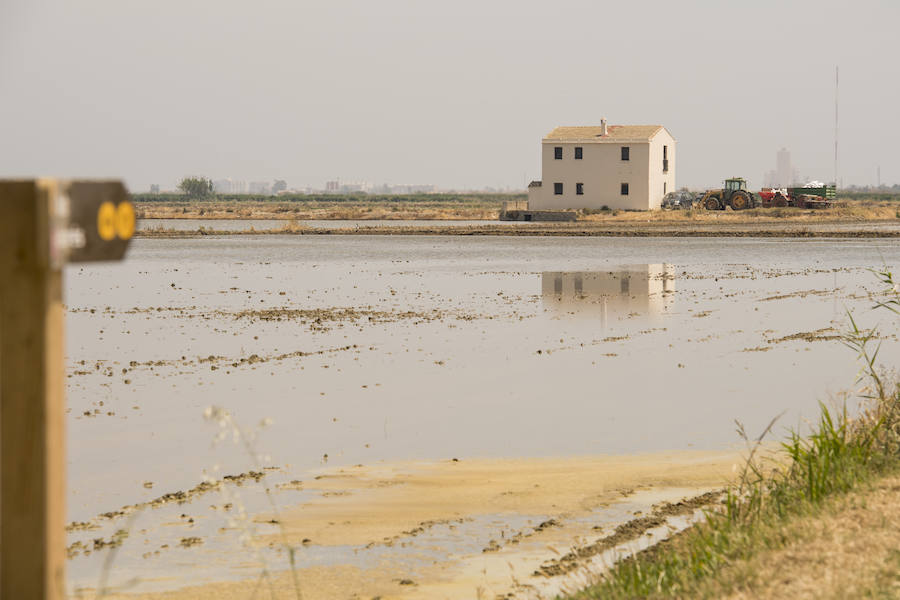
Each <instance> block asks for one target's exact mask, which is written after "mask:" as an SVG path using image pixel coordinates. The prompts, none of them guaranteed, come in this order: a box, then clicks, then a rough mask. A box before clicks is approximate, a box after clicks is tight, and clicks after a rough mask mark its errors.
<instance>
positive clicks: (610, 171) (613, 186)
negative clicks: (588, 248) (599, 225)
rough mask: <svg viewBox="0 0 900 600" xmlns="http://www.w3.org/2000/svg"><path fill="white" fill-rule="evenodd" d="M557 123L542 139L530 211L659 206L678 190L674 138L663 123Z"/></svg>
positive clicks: (530, 186)
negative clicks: (668, 194)
mask: <svg viewBox="0 0 900 600" xmlns="http://www.w3.org/2000/svg"><path fill="white" fill-rule="evenodd" d="M600 123H601V124H600V126H599V127H557V128H556V129H554V130H553V131H551V132H550V133H549V134H547V136H546V137H545V138H544V139H543V140H541V181H533V182H531V184H530V185H529V186H528V209H529V210H565V209H580V208H592V209H598V208H603V207H608V208H611V209H624V210H651V209H655V208H659V206H660V203H661V202H662V199H663V196H665V195H666V194H667V193H669V192H674V191H675V138H673V137H672V135H671V134H670V133H669V132H668V131H667V130H666V128H665V127H663V126H661V125H607V124H606V120H605V119H603V120H601V122H600Z"/></svg>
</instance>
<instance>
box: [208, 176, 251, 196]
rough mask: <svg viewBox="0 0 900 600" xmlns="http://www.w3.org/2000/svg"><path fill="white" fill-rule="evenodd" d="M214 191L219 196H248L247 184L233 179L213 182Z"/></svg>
mask: <svg viewBox="0 0 900 600" xmlns="http://www.w3.org/2000/svg"><path fill="white" fill-rule="evenodd" d="M213 190H214V191H215V192H216V193H217V194H246V193H247V182H246V181H238V180H233V179H217V180H216V181H213Z"/></svg>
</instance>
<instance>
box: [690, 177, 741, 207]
mask: <svg viewBox="0 0 900 600" xmlns="http://www.w3.org/2000/svg"><path fill="white" fill-rule="evenodd" d="M694 204H698V205H699V206H702V207H703V208H705V209H706V210H725V207H726V206H730V207H731V209H732V210H746V209H748V208H753V207H754V206H756V199H755V198H754V197H753V194H752V193H751V192H750V191H749V190H747V181H746V180H745V179H744V178H743V177H732V178H731V179H726V180H725V187H724V188H723V189H719V190H707V191H705V192H703V193H702V194H700V196H699V197H698V198H697V200H696V201H695V202H694Z"/></svg>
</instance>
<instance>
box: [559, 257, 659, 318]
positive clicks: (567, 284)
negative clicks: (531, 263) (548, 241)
mask: <svg viewBox="0 0 900 600" xmlns="http://www.w3.org/2000/svg"><path fill="white" fill-rule="evenodd" d="M674 291H675V278H674V276H673V275H672V273H671V272H670V270H669V265H664V264H656V265H630V266H625V267H618V268H615V269H611V270H609V271H564V272H554V271H546V272H544V273H543V274H542V277H541V295H542V297H543V301H544V306H545V307H546V308H550V309H556V310H559V311H560V312H563V313H575V312H578V313H584V312H590V313H595V314H596V315H598V316H600V317H602V318H603V320H604V321H605V320H606V317H607V315H609V316H627V315H629V314H631V313H638V314H643V315H656V314H661V313H664V312H666V311H667V310H668V309H669V307H670V306H671V302H672V297H673V294H672V292H674Z"/></svg>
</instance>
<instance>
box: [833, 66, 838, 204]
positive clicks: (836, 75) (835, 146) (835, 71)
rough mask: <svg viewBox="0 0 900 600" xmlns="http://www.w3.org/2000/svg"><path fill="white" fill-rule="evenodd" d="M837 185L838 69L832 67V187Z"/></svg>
mask: <svg viewBox="0 0 900 600" xmlns="http://www.w3.org/2000/svg"><path fill="white" fill-rule="evenodd" d="M837 184H838V67H837V65H835V67H834V187H835V188H837Z"/></svg>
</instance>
